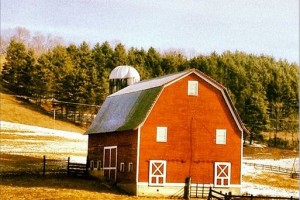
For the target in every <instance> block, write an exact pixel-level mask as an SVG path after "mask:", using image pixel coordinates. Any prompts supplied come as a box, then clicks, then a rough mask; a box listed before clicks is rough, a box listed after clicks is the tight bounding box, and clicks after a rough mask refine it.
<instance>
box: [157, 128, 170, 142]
mask: <svg viewBox="0 0 300 200" xmlns="http://www.w3.org/2000/svg"><path fill="white" fill-rule="evenodd" d="M167 141H168V128H167V127H163V126H158V127H156V142H167Z"/></svg>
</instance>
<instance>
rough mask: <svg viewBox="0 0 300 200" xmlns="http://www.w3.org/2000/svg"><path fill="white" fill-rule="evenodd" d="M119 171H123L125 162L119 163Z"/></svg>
mask: <svg viewBox="0 0 300 200" xmlns="http://www.w3.org/2000/svg"><path fill="white" fill-rule="evenodd" d="M120 172H125V163H124V162H121V163H120Z"/></svg>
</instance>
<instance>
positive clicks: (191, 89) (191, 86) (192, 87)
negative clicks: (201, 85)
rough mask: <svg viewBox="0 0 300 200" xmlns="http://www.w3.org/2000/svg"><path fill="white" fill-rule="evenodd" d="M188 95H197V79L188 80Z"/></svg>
mask: <svg viewBox="0 0 300 200" xmlns="http://www.w3.org/2000/svg"><path fill="white" fill-rule="evenodd" d="M188 95H189V96H198V81H188Z"/></svg>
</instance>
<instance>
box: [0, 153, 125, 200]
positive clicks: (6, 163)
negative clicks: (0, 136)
mask: <svg viewBox="0 0 300 200" xmlns="http://www.w3.org/2000/svg"><path fill="white" fill-rule="evenodd" d="M51 161H53V162H55V160H51ZM47 162H48V161H46V163H47ZM61 162H65V161H64V160H57V163H61ZM65 164H66V163H65ZM51 167H55V166H51ZM46 168H47V170H46V175H43V174H42V171H43V158H36V157H30V156H23V155H12V154H2V153H1V154H0V188H1V187H2V186H11V187H24V188H37V187H45V188H51V189H56V190H58V191H59V189H74V190H84V191H90V192H99V193H113V194H116V195H118V194H123V195H124V193H123V192H122V191H120V190H118V189H116V188H115V187H109V186H108V185H107V184H106V183H105V182H103V181H101V180H99V179H96V178H93V177H72V176H67V170H66V165H65V166H63V167H62V170H63V172H64V173H50V174H49V173H47V172H49V171H51V170H52V169H49V163H48V165H46ZM125 195H126V194H125Z"/></svg>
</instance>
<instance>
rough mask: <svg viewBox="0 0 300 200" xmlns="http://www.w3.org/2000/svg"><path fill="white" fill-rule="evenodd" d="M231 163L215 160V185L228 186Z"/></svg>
mask: <svg viewBox="0 0 300 200" xmlns="http://www.w3.org/2000/svg"><path fill="white" fill-rule="evenodd" d="M230 176H231V163H229V162H215V175H214V185H215V187H228V186H230Z"/></svg>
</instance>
